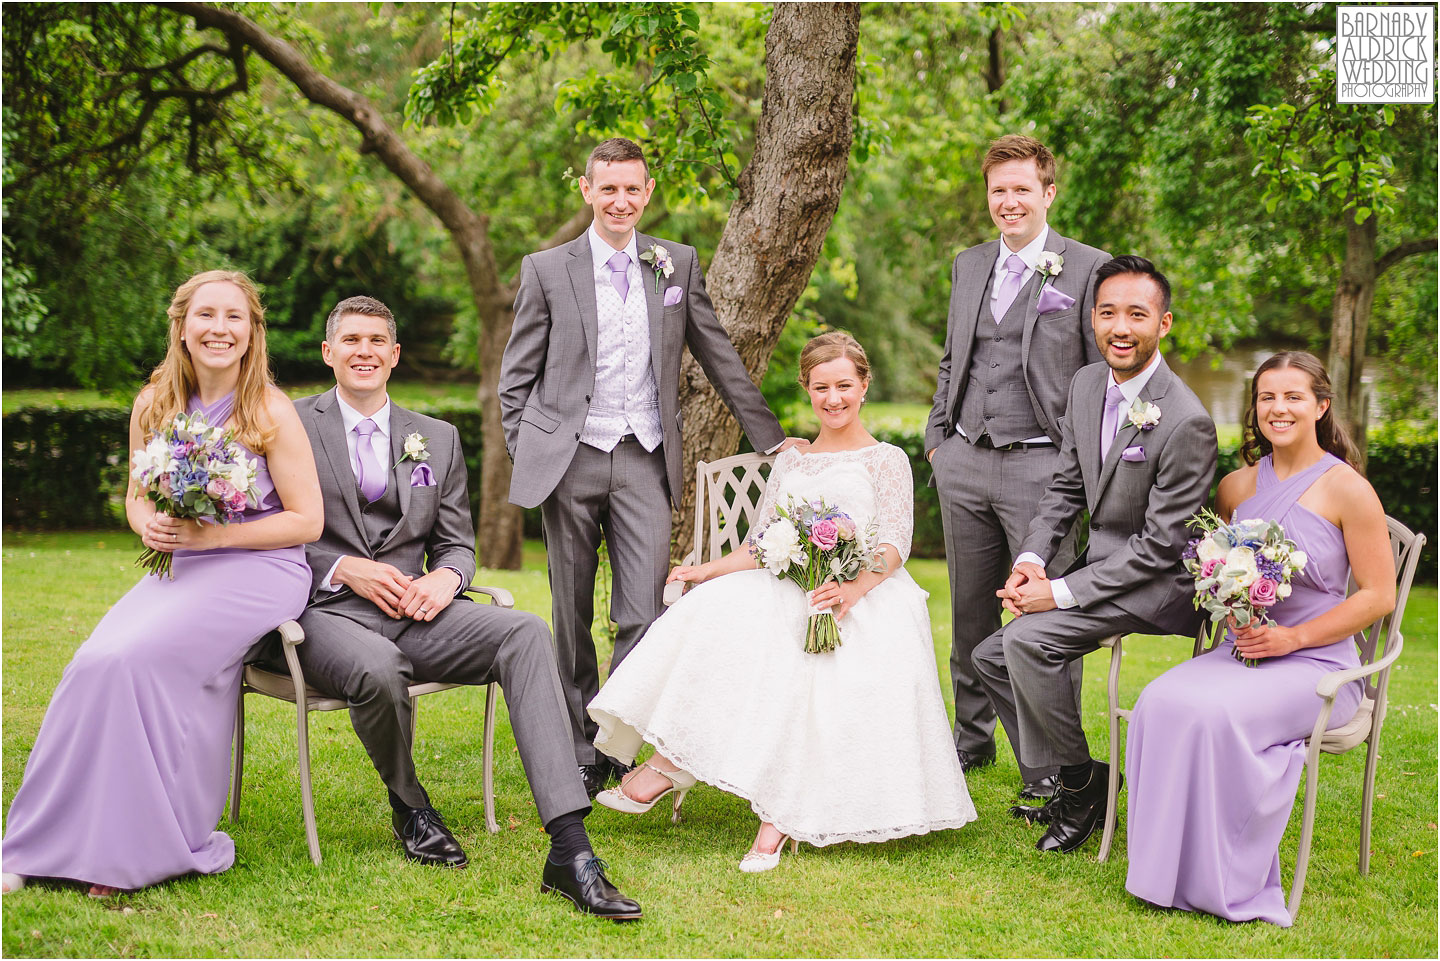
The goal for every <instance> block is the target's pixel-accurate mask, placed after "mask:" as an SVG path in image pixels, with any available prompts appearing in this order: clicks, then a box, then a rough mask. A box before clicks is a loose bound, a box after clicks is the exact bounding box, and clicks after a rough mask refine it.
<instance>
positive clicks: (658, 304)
mask: <svg viewBox="0 0 1440 961" xmlns="http://www.w3.org/2000/svg"><path fill="white" fill-rule="evenodd" d="M655 242H656V241H655V238H654V237H648V236H646V235H645V234H642V233H640V231H638V230H637V231H635V253H636V255H637V256H638V255H639V254H641V253H643V252H644V251H645V248H646V247H649V246H650V245H651V244H653V243H655ZM671 256H672V257H673V256H674V255H673V254H672V255H671ZM696 256H697V257H698V256H699V254H696ZM636 266H638V267H639V268H640V286H641V287H643V288H644V289H645V314H646V316H647V317H648V318H649V321H650V369H651V370H653V371H654V372H655V384H656V386H657V387H658V386H659V384H660V371H662V370H664V369H665V349H664V348H665V345H664V343H663V340H662V339H663V337H664V335H665V330H664V325H663V321H664V319H665V294H664V293H663V291H664V290H665V278H664V277H661V278H660V283H658V284H657V283H656V282H655V277H656V273H655V269H654V268H653V267H652V266H651V265H650V264H647V263H646V262H645V261H643V260H642V261H640V262H639V263H638V264H637V265H636ZM657 286H658V287H659V288H660V290H656V289H655V288H656V287H657Z"/></svg>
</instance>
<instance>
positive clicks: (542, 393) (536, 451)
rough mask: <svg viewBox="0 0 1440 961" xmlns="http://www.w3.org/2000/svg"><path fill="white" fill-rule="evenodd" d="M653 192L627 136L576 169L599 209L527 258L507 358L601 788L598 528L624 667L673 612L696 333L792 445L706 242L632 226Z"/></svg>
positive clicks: (509, 427)
mask: <svg viewBox="0 0 1440 961" xmlns="http://www.w3.org/2000/svg"><path fill="white" fill-rule="evenodd" d="M654 189H655V181H654V180H652V179H650V177H649V172H648V169H647V168H646V165H645V156H644V153H643V152H642V151H641V149H640V146H639V145H638V144H636V143H634V142H632V141H629V140H625V139H623V138H618V137H617V138H614V139H611V140H606V141H604V142H603V143H601V144H599V145H598V146H597V147H595V149H594V150H593V151H592V152H591V154H590V157H589V159H588V161H587V162H586V164H585V176H584V177H582V178H580V192H581V194H582V196H583V197H584V198H585V203H586V204H588V205H589V206H590V207H591V208H593V209H594V212H595V218H594V221H593V223H592V224H591V226H590V228H589V229H588V230H586V231H585V233H584V234H582V235H581V236H580V237H578V238H577V239H575V240H574V241H572V242H570V243H568V244H563V245H561V246H559V247H556V248H553V249H551V250H545V251H540V252H538V253H533V254H530V255H529V256H527V257H526V258H525V259H524V262H523V263H522V265H521V268H520V290H519V293H518V294H517V295H516V298H515V322H514V328H513V331H512V333H511V335H510V342H509V343H508V344H507V345H506V347H505V356H504V359H503V361H502V362H501V366H500V389H499V393H500V417H501V420H502V422H503V424H504V428H505V445H506V448H507V449H508V450H509V453H510V458H511V460H512V461H513V462H514V473H513V475H512V479H511V483H510V501H511V503H514V504H518V505H520V506H521V507H535V506H537V505H539V506H540V507H541V515H542V519H543V521H544V527H545V548H546V551H547V553H548V555H549V568H550V591H551V596H552V602H553V605H554V622H553V623H554V627H555V648H556V654H557V658H558V662H559V668H560V680H561V684H562V686H563V687H564V690H565V698H566V702H567V705H568V707H569V714H570V725H571V735H572V739H573V742H574V748H575V760H576V763H578V765H579V766H580V769H581V774H582V777H583V778H584V780H585V786H586V790H587V791H588V792H589V794H590V795H591V796H592V797H593V796H594V795H595V793H596V792H598V791H599V790H600V789H601V788H602V787H603V786H604V784H605V782H606V781H607V780H609V779H610V778H611V777H612V776H614V774H616V773H617V772H618V770H619V769H618V767H617V766H616V765H615V764H613V763H612V762H611V761H610V760H609V759H608V758H606V757H604V756H603V755H600V754H597V753H596V750H595V747H594V745H593V743H592V742H593V741H594V739H595V734H596V732H597V728H596V725H595V722H594V721H592V720H591V719H590V716H589V715H588V714H587V713H586V711H585V706H586V705H587V704H588V703H589V702H590V700H591V699H592V698H593V697H594V696H595V694H596V693H597V692H598V691H599V689H600V671H599V666H598V664H597V662H596V655H595V643H594V640H593V638H592V637H591V636H590V623H591V620H592V618H593V614H594V611H593V608H594V600H593V598H594V591H595V572H596V568H597V566H598V551H599V547H600V538H601V535H602V533H603V534H604V537H605V542H606V544H607V546H608V548H609V554H610V564H611V567H612V570H613V571H614V578H615V583H614V590H613V592H612V595H611V596H612V597H613V599H614V600H613V602H612V609H611V611H610V614H611V616H612V617H613V618H614V620H615V622H616V623H617V625H618V632H617V636H616V639H615V652H614V655H613V657H612V660H611V670H614V668H615V667H617V666H619V664H620V662H621V661H622V660H623V659H624V658H625V655H626V654H628V653H629V652H630V649H631V648H632V647H634V646H635V643H636V642H637V641H639V640H640V637H641V635H643V634H644V633H645V629H646V628H648V627H649V626H650V622H651V621H653V620H654V619H655V618H656V617H658V616H659V615H660V612H661V592H662V589H663V587H664V581H665V575H666V573H667V572H668V570H669V567H670V507H671V505H672V504H677V503H678V500H679V496H680V493H681V490H682V487H681V485H682V483H683V479H682V478H681V476H680V454H681V426H682V425H681V423H680V386H679V382H680V358H681V353H682V351H683V350H684V348H685V347H686V345H688V346H689V347H690V351H691V353H693V354H694V355H695V358H696V359H697V360H698V361H700V365H701V367H703V368H704V370H705V373H706V375H707V376H708V377H709V378H710V382H711V383H712V384H714V385H715V388H716V389H717V390H718V391H719V392H720V396H721V397H722V398H723V399H724V400H725V403H726V404H727V405H728V406H729V408H730V410H731V412H732V413H734V415H735V417H736V419H738V420H739V421H740V426H741V427H742V428H744V430H745V433H746V435H747V436H748V437H749V438H750V442H751V444H752V445H754V447H755V449H756V450H758V451H767V452H774V451H777V450H781V449H783V448H784V447H785V446H788V445H789V444H790V443H792V442H791V441H787V440H786V438H785V435H784V432H783V431H782V430H781V429H780V423H779V421H777V420H776V419H775V415H774V414H772V413H771V412H770V410H769V408H768V407H766V405H765V399H764V397H762V396H761V394H760V391H759V390H758V389H757V388H756V386H755V384H754V383H753V382H752V381H751V380H750V376H749V374H748V372H747V371H746V370H745V365H744V363H743V362H742V361H741V360H740V356H739V355H738V354H737V353H736V352H735V348H734V346H733V345H732V344H731V343H730V339H729V337H728V336H727V335H726V333H725V329H724V328H723V327H721V326H720V322H719V321H718V320H717V319H716V317H715V310H714V307H712V306H711V303H710V298H709V296H707V295H706V293H705V283H704V281H703V279H702V277H701V273H700V261H699V257H698V256H697V255H696V252H695V248H693V247H688V246H685V245H684V244H677V243H670V242H668V241H667V242H665V243H663V244H661V243H658V242H657V240H656V238H654V237H648V236H646V235H644V234H641V233H639V232H638V231H637V230H636V229H635V228H636V226H637V225H638V224H639V222H640V215H641V214H642V213H643V212H644V210H645V205H646V203H647V202H648V201H649V199H650V194H651V191H653V190H654Z"/></svg>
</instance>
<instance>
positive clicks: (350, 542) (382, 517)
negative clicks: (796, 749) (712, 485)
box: [295, 297, 640, 920]
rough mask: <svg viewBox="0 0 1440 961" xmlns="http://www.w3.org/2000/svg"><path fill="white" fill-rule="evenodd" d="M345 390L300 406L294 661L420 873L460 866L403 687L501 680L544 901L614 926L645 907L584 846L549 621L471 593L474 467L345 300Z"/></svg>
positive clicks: (340, 338) (385, 325)
mask: <svg viewBox="0 0 1440 961" xmlns="http://www.w3.org/2000/svg"><path fill="white" fill-rule="evenodd" d="M321 352H322V354H323V356H324V358H325V363H327V364H328V365H330V367H331V368H332V369H333V370H334V371H335V383H336V386H335V387H334V388H333V389H332V390H328V391H326V392H325V393H323V394H317V395H315V396H313V397H306V398H303V399H302V400H299V401H297V402H296V404H295V407H296V409H297V410H299V412H300V419H301V421H302V422H303V423H304V424H305V430H306V431H307V432H308V433H309V435H310V444H311V446H312V447H314V448H315V461H316V465H317V467H318V468H319V476H320V486H321V490H322V493H323V495H324V502H325V531H324V533H323V534H321V535H320V539H319V540H318V541H316V542H314V543H313V544H307V545H306V550H305V556H306V560H307V561H308V562H309V564H310V568H311V570H312V572H313V574H314V581H313V586H312V593H311V600H310V605H309V607H308V608H307V609H306V610H305V613H304V614H302V615H301V617H300V625H301V627H303V628H304V629H305V643H303V644H301V645H300V646H299V647H298V648H297V649H296V653H297V654H298V655H299V657H300V662H301V666H302V667H303V668H304V670H305V676H306V678H307V680H309V682H310V683H311V684H313V685H314V686H315V687H316V688H317V689H318V690H320V691H321V692H322V693H325V694H328V695H330V696H332V697H343V698H345V700H346V701H347V702H348V703H349V705H350V720H351V723H352V724H353V725H354V727H355V733H356V734H357V735H359V737H360V741H361V743H362V744H364V745H365V750H366V751H367V752H368V753H369V755H370V760H371V761H372V762H373V763H374V765H375V769H376V770H377V771H378V772H379V773H380V778H381V780H383V781H384V782H385V786H386V787H387V788H389V791H390V805H391V807H392V808H393V810H394V817H393V821H392V823H393V827H394V831H395V836H396V838H397V839H398V840H399V841H400V843H401V845H402V846H403V847H404V849H405V854H406V856H407V857H409V858H411V859H412V860H416V861H420V862H422V863H426V864H435V865H443V866H446V867H464V866H465V864H466V863H467V860H466V857H465V852H464V851H462V850H461V849H460V845H459V844H458V843H456V841H455V838H454V836H453V835H452V834H451V833H450V831H449V829H448V828H447V827H446V826H445V822H444V821H442V820H441V818H440V815H439V813H438V812H437V811H436V810H435V809H434V808H433V807H432V806H431V805H430V796H429V795H428V794H426V792H425V789H424V788H423V787H421V786H420V780H419V778H418V777H417V776H416V773H415V763H414V761H413V760H412V758H411V747H412V745H411V743H410V738H411V733H410V731H411V706H410V697H409V694H408V688H409V686H410V685H411V684H415V683H423V682H426V681H448V682H451V683H457V684H488V683H489V682H491V681H498V682H499V683H500V686H501V687H502V688H503V689H504V691H505V701H506V703H507V704H508V705H509V709H510V725H511V727H512V729H513V730H514V732H515V745H516V747H517V748H518V749H519V751H520V760H521V762H522V763H523V764H524V765H525V775H526V777H527V778H528V779H529V781H530V789H531V791H532V792H533V793H534V796H535V807H536V808H537V810H538V812H539V814H540V819H541V821H542V822H543V823H544V825H545V830H546V831H547V832H549V834H550V842H551V847H550V853H549V856H548V857H547V858H546V859H545V866H544V869H543V871H542V874H541V890H542V891H550V890H558V891H559V892H560V893H561V894H563V895H564V896H565V897H567V898H569V899H570V900H571V901H572V902H573V903H574V904H575V906H576V907H577V908H579V909H580V910H581V911H585V912H588V913H592V914H599V915H602V916H604V917H608V918H612V919H614V920H627V919H633V918H638V917H640V906H639V905H638V904H636V903H635V902H634V901H631V900H630V899H628V898H625V897H623V896H621V894H620V892H618V891H616V890H615V888H614V887H613V886H611V884H610V882H609V881H608V880H607V879H606V878H605V875H604V873H603V870H602V867H603V862H601V861H600V860H599V859H597V858H596V857H595V855H594V852H593V851H592V850H591V848H590V839H589V838H588V837H587V836H586V833H585V823H584V817H585V815H586V814H588V813H589V811H590V804H589V800H588V799H587V798H586V797H585V788H584V786H583V785H582V784H581V782H580V778H579V777H578V776H577V775H576V772H575V766H574V764H573V763H572V762H571V760H570V736H569V728H568V725H567V724H566V723H565V704H564V699H563V697H562V695H561V692H560V682H559V677H558V676H557V674H556V671H555V656H554V652H553V650H552V648H551V645H550V632H549V631H548V630H547V629H546V628H545V622H544V621H542V620H541V619H540V618H538V617H536V616H535V615H533V614H528V613H524V612H521V611H511V610H506V609H503V608H499V607H494V606H491V605H488V604H476V603H473V602H471V601H470V599H469V598H467V597H463V596H461V591H462V590H464V589H465V588H466V587H468V586H469V584H470V579H471V577H473V576H474V574H475V534H474V528H472V527H471V526H470V510H469V498H468V495H467V494H466V490H465V458H464V455H463V454H462V453H461V450H460V436H459V433H458V432H457V431H456V430H455V428H454V426H452V425H451V424H449V423H447V422H445V421H442V420H436V419H435V418H433V417H426V416H424V415H423V414H417V413H415V412H413V411H408V410H406V409H405V408H403V407H400V406H399V405H397V404H394V403H391V401H390V398H389V396H388V395H387V393H386V390H385V385H386V383H387V382H388V381H389V379H390V372H391V371H392V370H393V369H394V368H395V365H396V364H397V363H398V362H399V360H400V344H399V342H398V341H397V340H396V331H395V317H394V315H393V314H391V312H390V310H389V308H387V307H386V306H385V305H384V304H382V303H380V301H378V300H375V299H374V298H373V297H351V298H348V299H346V300H342V301H341V302H340V303H339V304H338V305H337V306H336V307H335V309H334V310H332V311H331V312H330V316H329V317H328V318H327V320H326V322H325V342H324V343H323V344H322V345H321Z"/></svg>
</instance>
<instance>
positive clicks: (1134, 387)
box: [1105, 350, 1160, 410]
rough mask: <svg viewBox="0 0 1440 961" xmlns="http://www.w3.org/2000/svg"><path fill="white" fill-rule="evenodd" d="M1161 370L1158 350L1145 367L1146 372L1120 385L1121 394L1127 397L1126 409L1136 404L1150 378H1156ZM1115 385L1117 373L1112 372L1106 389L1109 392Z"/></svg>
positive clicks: (1143, 371) (1141, 372)
mask: <svg viewBox="0 0 1440 961" xmlns="http://www.w3.org/2000/svg"><path fill="white" fill-rule="evenodd" d="M1159 369H1160V351H1158V350H1157V351H1155V355H1154V356H1153V357H1151V358H1150V363H1148V364H1146V365H1145V369H1144V370H1142V371H1140V373H1138V374H1136V375H1135V376H1134V377H1131V378H1130V379H1129V380H1127V381H1125V382H1124V383H1122V384H1121V385H1120V393H1121V394H1123V395H1125V409H1127V410H1128V409H1129V408H1130V406H1131V405H1133V404H1134V403H1135V399H1136V398H1137V397H1139V396H1140V392H1141V391H1142V390H1144V389H1145V385H1146V384H1148V383H1150V378H1151V377H1154V376H1155V371H1157V370H1159ZM1114 384H1115V371H1113V370H1112V371H1110V374H1109V378H1108V381H1107V383H1106V384H1105V389H1106V390H1107V391H1108V390H1109V389H1110V388H1111V387H1112V386H1114Z"/></svg>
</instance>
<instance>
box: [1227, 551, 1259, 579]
mask: <svg viewBox="0 0 1440 961" xmlns="http://www.w3.org/2000/svg"><path fill="white" fill-rule="evenodd" d="M1225 576H1226V577H1231V578H1234V579H1235V581H1236V582H1237V583H1239V585H1240V586H1241V587H1247V588H1248V587H1249V586H1250V585H1251V584H1254V583H1255V581H1256V580H1258V579H1259V577H1260V571H1259V569H1258V568H1257V567H1256V566H1255V552H1254V551H1252V550H1251V549H1250V548H1248V547H1232V548H1230V552H1229V553H1227V554H1226V555H1225Z"/></svg>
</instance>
